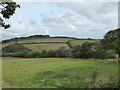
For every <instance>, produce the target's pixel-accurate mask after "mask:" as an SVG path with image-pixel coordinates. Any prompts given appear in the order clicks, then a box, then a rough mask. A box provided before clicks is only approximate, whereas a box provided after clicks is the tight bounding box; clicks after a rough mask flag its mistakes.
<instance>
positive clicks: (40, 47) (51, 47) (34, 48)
mask: <svg viewBox="0 0 120 90" xmlns="http://www.w3.org/2000/svg"><path fill="white" fill-rule="evenodd" d="M23 45H24V46H25V47H26V48H28V49H30V50H32V51H33V52H34V51H40V50H55V49H58V48H60V47H66V48H69V46H68V45H67V44H64V43H46V44H23Z"/></svg>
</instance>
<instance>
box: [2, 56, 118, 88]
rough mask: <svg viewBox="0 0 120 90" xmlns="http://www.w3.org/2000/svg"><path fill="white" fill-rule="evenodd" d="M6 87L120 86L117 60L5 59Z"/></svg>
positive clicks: (3, 59) (4, 80)
mask: <svg viewBox="0 0 120 90" xmlns="http://www.w3.org/2000/svg"><path fill="white" fill-rule="evenodd" d="M2 70H3V72H2V78H3V88H91V87H94V88H97V87H98V88H99V87H104V88H105V87H117V83H116V82H117V80H118V63H117V61H115V60H86V59H84V60H83V59H72V58H71V59H70V58H15V57H14V58H13V57H3V58H2Z"/></svg>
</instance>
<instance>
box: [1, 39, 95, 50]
mask: <svg viewBox="0 0 120 90" xmlns="http://www.w3.org/2000/svg"><path fill="white" fill-rule="evenodd" d="M94 41H95V40H76V39H71V38H39V39H26V40H18V41H12V42H8V43H5V44H2V45H1V47H2V48H4V47H7V46H9V45H13V44H20V45H23V46H25V47H26V48H28V49H31V50H32V51H39V50H55V49H58V48H60V47H66V48H70V47H69V46H68V45H67V42H70V43H71V45H72V46H75V45H81V44H83V43H84V42H94Z"/></svg>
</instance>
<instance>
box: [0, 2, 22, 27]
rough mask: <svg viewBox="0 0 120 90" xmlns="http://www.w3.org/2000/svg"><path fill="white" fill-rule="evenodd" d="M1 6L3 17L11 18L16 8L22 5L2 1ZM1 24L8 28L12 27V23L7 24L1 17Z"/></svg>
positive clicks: (0, 11)
mask: <svg viewBox="0 0 120 90" xmlns="http://www.w3.org/2000/svg"><path fill="white" fill-rule="evenodd" d="M0 7H1V8H0V13H1V14H2V17H3V18H5V19H9V18H10V17H11V16H12V15H13V14H14V13H15V10H16V8H17V7H19V8H20V5H18V4H16V2H0ZM0 26H2V27H4V28H5V29H7V28H9V27H10V24H5V22H4V21H3V20H2V18H1V17H0Z"/></svg>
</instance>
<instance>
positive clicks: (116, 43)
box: [101, 28, 120, 57]
mask: <svg viewBox="0 0 120 90" xmlns="http://www.w3.org/2000/svg"><path fill="white" fill-rule="evenodd" d="M101 42H102V45H103V47H104V48H105V49H106V50H110V49H112V50H114V51H115V52H116V53H117V54H118V56H119V57H120V28H118V29H115V30H111V31H109V32H108V33H106V35H105V36H104V39H103V40H102V41H101Z"/></svg>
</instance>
